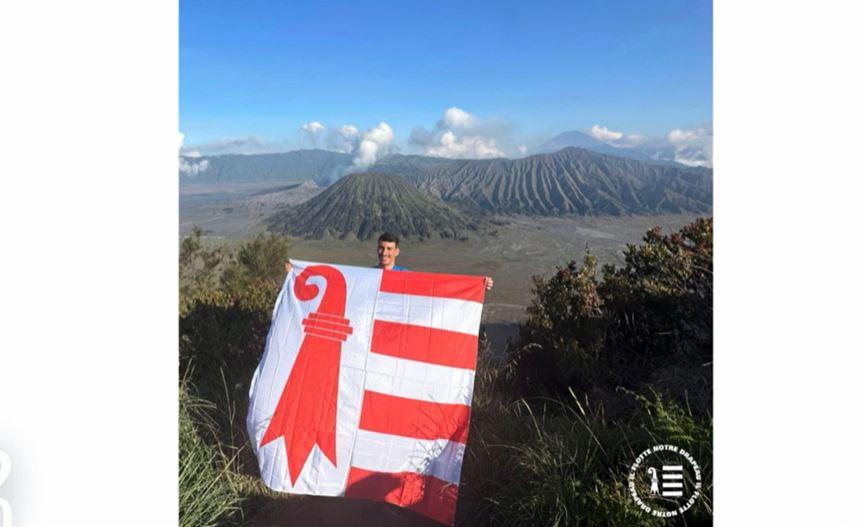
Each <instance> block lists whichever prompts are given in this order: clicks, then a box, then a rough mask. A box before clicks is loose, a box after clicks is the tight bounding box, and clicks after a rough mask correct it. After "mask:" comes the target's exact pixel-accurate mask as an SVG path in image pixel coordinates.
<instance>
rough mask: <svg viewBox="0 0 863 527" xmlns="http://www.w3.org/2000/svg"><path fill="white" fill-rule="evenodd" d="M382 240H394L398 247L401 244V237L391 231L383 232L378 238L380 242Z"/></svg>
mask: <svg viewBox="0 0 863 527" xmlns="http://www.w3.org/2000/svg"><path fill="white" fill-rule="evenodd" d="M380 242H393V243H395V244H396V247H398V246H399V237H398V236H396V235H395V234H393V233H391V232H385V233H383V234H381V237H380V238H378V243H380Z"/></svg>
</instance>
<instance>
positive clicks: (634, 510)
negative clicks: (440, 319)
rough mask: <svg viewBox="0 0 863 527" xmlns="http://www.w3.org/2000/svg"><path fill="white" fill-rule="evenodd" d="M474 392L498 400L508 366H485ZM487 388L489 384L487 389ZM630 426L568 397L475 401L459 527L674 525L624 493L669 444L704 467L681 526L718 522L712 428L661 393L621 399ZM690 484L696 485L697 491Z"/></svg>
mask: <svg viewBox="0 0 863 527" xmlns="http://www.w3.org/2000/svg"><path fill="white" fill-rule="evenodd" d="M486 366H487V367H489V366H490V367H491V369H492V370H493V372H489V371H486V372H485V373H484V374H483V375H482V376H480V377H478V378H477V392H478V393H479V394H487V393H489V391H491V392H496V391H497V388H495V386H500V385H499V384H498V383H499V381H500V380H501V379H505V378H506V377H507V375H508V373H507V372H506V371H505V369H506V368H507V365H506V364H503V363H498V364H497V366H494V365H491V364H489V363H486ZM489 383H490V385H489ZM624 395H625V396H626V397H627V398H628V399H629V400H630V402H632V403H633V405H632V408H631V411H630V413H629V415H627V416H626V417H625V418H617V419H613V420H612V419H609V418H608V416H607V415H606V412H605V410H604V408H603V407H602V405H601V404H600V405H599V406H596V407H593V406H591V404H589V398H588V397H587V396H583V397H580V398H579V397H576V395H575V394H574V392H569V393H568V394H567V396H566V397H562V398H559V399H558V398H534V399H517V400H512V401H509V402H504V400H503V399H500V398H497V399H495V398H488V397H484V396H482V395H481V396H480V397H479V398H477V397H475V398H474V402H473V407H472V412H471V414H472V415H471V432H470V434H471V435H470V442H469V444H468V449H467V452H466V454H465V464H464V470H463V471H462V482H461V486H460V503H459V514H458V521H457V524H464V525H495V526H497V525H501V526H528V525H559V526H564V525H566V526H569V525H585V526H587V525H597V526H599V525H620V526H628V525H668V524H671V523H673V522H671V521H666V520H663V519H659V518H654V517H652V516H648V515H646V514H645V513H644V512H642V511H641V510H640V509H639V508H638V507H637V505H636V504H635V502H634V501H633V500H632V498H631V497H630V496H629V493H628V489H627V475H628V471H629V466H630V465H631V464H632V463H633V461H634V460H635V458H636V457H637V456H638V454H639V453H640V452H642V451H643V450H645V449H647V448H649V447H651V446H653V445H656V444H664V443H671V444H674V445H677V446H679V447H681V448H685V449H686V450H688V451H689V452H691V453H692V454H693V455H694V457H695V459H696V460H697V461H698V462H699V464H700V465H701V467H702V471H703V472H702V476H703V483H704V487H703V489H702V491H703V493H704V494H703V495H702V496H701V497H700V498H699V500H698V501H696V504H695V505H694V507H693V508H692V509H690V510H689V511H687V513H686V514H685V518H684V519H681V518H678V519H677V523H679V524H681V525H683V524H685V525H710V524H711V523H712V518H711V515H712V503H711V500H712V466H711V463H712V421H711V419H710V418H708V417H698V416H695V415H693V414H692V413H691V412H689V411H687V410H684V409H683V408H682V407H680V406H678V405H677V404H675V403H674V402H671V401H668V400H665V399H663V398H662V396H660V395H659V394H658V393H656V392H651V394H650V396H649V397H648V396H641V395H637V394H634V393H632V392H626V393H625V394H624ZM692 483H693V482H689V485H692Z"/></svg>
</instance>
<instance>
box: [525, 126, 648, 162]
mask: <svg viewBox="0 0 863 527" xmlns="http://www.w3.org/2000/svg"><path fill="white" fill-rule="evenodd" d="M568 147H575V148H584V149H586V150H593V151H594V152H599V153H600V154H606V155H610V156H617V157H627V158H629V159H636V160H638V161H643V162H645V163H655V162H656V160H655V159H652V158H651V157H650V156H648V155H647V154H645V153H643V152H639V151H638V150H635V149H633V148H621V147H616V146H611V145H609V144H607V143H603V142H602V141H600V140H598V139H595V138H594V137H592V136H590V135H587V134H586V133H584V132H579V131H575V130H573V131H571V132H563V133H562V134H558V135H556V136H554V137H552V138H551V139H550V140H549V141H547V142H545V143H543V144H541V145H539V146H538V147H536V148H534V149H532V150H531V153H536V154H550V153H553V152H557V151H558V150H562V149H564V148H568Z"/></svg>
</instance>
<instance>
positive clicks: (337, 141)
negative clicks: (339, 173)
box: [327, 124, 360, 154]
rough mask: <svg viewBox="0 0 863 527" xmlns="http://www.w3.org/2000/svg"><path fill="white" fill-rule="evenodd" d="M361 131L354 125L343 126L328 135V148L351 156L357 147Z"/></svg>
mask: <svg viewBox="0 0 863 527" xmlns="http://www.w3.org/2000/svg"><path fill="white" fill-rule="evenodd" d="M359 134H360V131H359V130H358V129H357V127H356V126H354V125H352V124H343V125H342V126H340V127H338V128H337V129H334V130H330V132H329V133H328V134H327V147H328V148H330V149H331V150H335V151H336V152H341V153H343V154H350V153H351V152H353V151H354V149H355V148H356V147H357V142H358V141H359Z"/></svg>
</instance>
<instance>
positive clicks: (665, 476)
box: [662, 474, 683, 479]
mask: <svg viewBox="0 0 863 527" xmlns="http://www.w3.org/2000/svg"><path fill="white" fill-rule="evenodd" d="M662 479H683V474H663V475H662Z"/></svg>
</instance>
